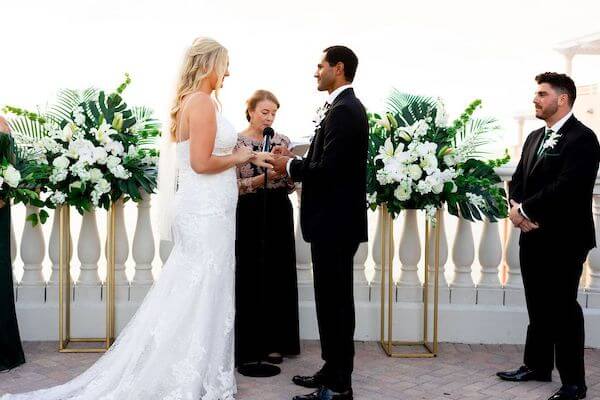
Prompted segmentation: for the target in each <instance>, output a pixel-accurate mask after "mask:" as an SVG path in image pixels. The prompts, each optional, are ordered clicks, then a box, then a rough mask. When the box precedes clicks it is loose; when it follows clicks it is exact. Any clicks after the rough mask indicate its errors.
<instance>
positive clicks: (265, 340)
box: [235, 189, 300, 365]
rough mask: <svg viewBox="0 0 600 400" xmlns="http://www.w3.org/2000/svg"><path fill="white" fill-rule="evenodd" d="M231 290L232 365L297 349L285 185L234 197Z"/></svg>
mask: <svg viewBox="0 0 600 400" xmlns="http://www.w3.org/2000/svg"><path fill="white" fill-rule="evenodd" d="M265 193H266V197H267V199H266V200H267V213H266V226H265V223H263V215H264V203H263V201H264V196H265ZM263 235H264V237H263ZM263 238H264V243H265V246H266V249H265V251H264V256H263V240H262V239H263ZM235 295H236V324H235V355H236V365H241V364H243V363H246V362H251V361H257V360H259V359H261V360H262V359H264V357H265V356H266V355H268V354H269V353H275V352H277V353H281V354H283V355H284V356H285V355H288V356H289V355H297V354H299V353H300V335H299V328H298V284H297V278H296V251H295V243H294V219H293V213H292V205H291V202H290V200H289V197H288V193H287V190H286V189H268V190H266V192H265V190H263V189H261V190H259V191H258V192H257V193H249V194H244V195H241V196H240V198H239V200H238V208H237V227H236V293H235Z"/></svg>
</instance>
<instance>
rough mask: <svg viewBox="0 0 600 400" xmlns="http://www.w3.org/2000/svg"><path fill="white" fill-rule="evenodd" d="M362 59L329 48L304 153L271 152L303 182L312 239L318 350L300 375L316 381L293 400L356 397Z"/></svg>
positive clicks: (363, 216)
mask: <svg viewBox="0 0 600 400" xmlns="http://www.w3.org/2000/svg"><path fill="white" fill-rule="evenodd" d="M357 65H358V58H357V57H356V55H355V54H354V52H353V51H352V50H350V49H349V48H347V47H344V46H332V47H329V48H327V49H325V50H324V53H323V57H322V59H321V62H320V63H319V64H318V67H317V71H316V73H315V78H317V83H318V89H319V90H320V91H327V92H329V99H328V100H327V103H326V104H325V106H324V107H322V108H321V109H320V112H319V113H317V118H316V121H315V123H316V127H315V136H314V139H313V140H312V143H311V145H310V149H309V151H308V154H307V157H306V158H304V159H299V158H292V154H291V153H289V152H288V151H286V150H285V149H282V148H277V149H275V150H274V152H276V153H279V154H280V155H281V156H280V157H278V158H276V159H275V162H274V167H275V171H277V172H279V173H287V174H288V175H289V176H290V177H291V178H292V179H293V180H294V181H297V182H302V199H301V207H300V223H301V227H302V236H303V237H304V240H306V241H307V242H310V245H311V254H312V260H313V272H314V274H313V275H314V285H315V303H316V309H317V320H318V323H319V336H320V338H321V350H322V352H321V357H322V358H323V360H324V361H325V364H324V366H323V367H322V368H321V370H320V371H318V372H317V373H316V374H315V375H313V376H295V377H294V378H293V382H294V383H295V384H297V385H300V386H304V387H308V388H317V389H318V390H317V391H316V392H314V393H311V394H308V395H306V396H296V397H294V400H310V399H314V400H316V399H322V400H325V399H327V400H329V399H338V400H342V399H344V400H345V399H352V382H351V375H352V369H353V360H354V325H355V320H354V295H353V279H352V277H353V271H352V268H353V259H354V254H355V253H356V250H357V249H358V245H359V243H360V242H365V241H367V209H366V166H367V146H368V136H369V125H368V121H367V114H366V111H365V108H364V107H363V105H362V104H361V102H360V101H359V100H358V99H357V98H356V96H355V95H354V90H353V89H352V85H351V82H352V81H353V79H354V75H355V73H356V67H357Z"/></svg>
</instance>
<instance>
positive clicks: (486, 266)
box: [477, 218, 504, 305]
mask: <svg viewBox="0 0 600 400" xmlns="http://www.w3.org/2000/svg"><path fill="white" fill-rule="evenodd" d="M498 228H499V227H498V223H496V222H490V221H489V220H488V219H487V218H486V219H485V220H484V222H483V232H482V234H481V242H480V243H479V263H480V264H481V278H480V279H479V282H477V304H488V305H502V301H503V294H504V291H503V290H502V285H501V283H500V278H499V277H498V273H499V268H500V265H501V263H502V240H501V239H500V231H499V229H498Z"/></svg>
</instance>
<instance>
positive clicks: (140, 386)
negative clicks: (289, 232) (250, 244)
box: [0, 115, 238, 400]
mask: <svg viewBox="0 0 600 400" xmlns="http://www.w3.org/2000/svg"><path fill="white" fill-rule="evenodd" d="M236 139H237V134H236V132H235V130H234V129H233V127H232V126H231V124H229V122H228V121H227V120H225V119H224V118H223V117H222V116H221V115H218V116H217V135H216V138H215V149H214V152H213V154H216V155H225V154H230V153H231V151H232V150H233V148H234V146H235V144H236ZM176 150H177V163H178V168H179V189H178V191H177V193H176V195H175V201H174V204H173V211H174V216H173V240H174V247H173V250H172V251H171V255H170V256H169V259H168V260H167V261H166V263H165V265H164V267H163V269H162V272H161V275H160V279H158V280H157V282H156V283H155V284H154V286H153V287H152V289H151V290H150V291H149V292H148V294H147V296H146V298H145V300H144V301H143V303H142V304H141V306H140V307H139V309H138V310H137V312H136V314H135V315H134V317H133V318H132V319H131V321H130V322H129V323H128V324H127V326H126V327H125V328H124V329H123V331H122V332H121V333H120V335H119V336H118V338H117V340H116V341H115V343H114V344H113V346H112V347H111V348H110V350H109V351H107V352H106V353H105V354H104V355H103V356H102V357H101V358H100V359H99V360H98V361H97V362H96V363H95V364H94V365H93V366H92V367H90V368H89V369H88V370H87V371H85V372H84V373H83V374H81V375H79V376H78V377H76V378H75V379H73V380H71V381H70V382H67V383H65V384H63V385H60V386H56V387H52V388H49V389H43V390H37V391H34V392H30V393H22V394H14V395H10V394H9V395H5V396H2V397H1V398H0V400H30V399H35V400H134V399H140V400H141V399H144V400H198V399H202V400H231V399H233V395H234V394H235V392H236V383H235V375H234V358H233V340H234V336H233V323H234V319H235V318H234V287H235V282H234V280H235V250H234V248H235V209H236V204H237V198H238V189H237V182H236V173H235V168H230V169H228V170H226V171H224V172H221V173H218V174H211V175H209V174H207V175H204V174H197V173H195V172H194V171H193V170H192V169H191V166H190V157H189V142H181V143H178V144H177V149H176Z"/></svg>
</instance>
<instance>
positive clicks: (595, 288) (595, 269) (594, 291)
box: [587, 194, 600, 308]
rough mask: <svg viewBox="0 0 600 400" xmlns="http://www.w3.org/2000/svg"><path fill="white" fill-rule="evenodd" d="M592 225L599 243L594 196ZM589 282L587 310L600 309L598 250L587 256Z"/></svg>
mask: <svg viewBox="0 0 600 400" xmlns="http://www.w3.org/2000/svg"><path fill="white" fill-rule="evenodd" d="M592 210H593V212H594V225H595V228H596V240H598V241H599V242H600V195H597V194H595V195H594V205H593V207H592ZM588 262H589V269H590V274H589V280H588V285H587V292H588V304H587V306H588V308H600V249H598V247H594V248H593V249H592V250H591V251H590V253H589V254H588Z"/></svg>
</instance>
